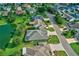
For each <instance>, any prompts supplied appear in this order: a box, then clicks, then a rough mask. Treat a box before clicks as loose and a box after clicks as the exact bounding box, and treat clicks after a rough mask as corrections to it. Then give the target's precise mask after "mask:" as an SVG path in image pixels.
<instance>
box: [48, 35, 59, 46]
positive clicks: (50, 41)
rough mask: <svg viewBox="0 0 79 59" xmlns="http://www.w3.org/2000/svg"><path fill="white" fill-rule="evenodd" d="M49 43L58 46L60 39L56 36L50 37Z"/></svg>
mask: <svg viewBox="0 0 79 59" xmlns="http://www.w3.org/2000/svg"><path fill="white" fill-rule="evenodd" d="M48 43H50V44H58V43H60V42H59V39H58V37H57V36H56V35H51V36H49V39H48Z"/></svg>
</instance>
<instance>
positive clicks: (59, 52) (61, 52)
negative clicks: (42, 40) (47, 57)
mask: <svg viewBox="0 0 79 59" xmlns="http://www.w3.org/2000/svg"><path fill="white" fill-rule="evenodd" d="M54 54H55V55H56V56H67V54H66V52H65V51H54Z"/></svg>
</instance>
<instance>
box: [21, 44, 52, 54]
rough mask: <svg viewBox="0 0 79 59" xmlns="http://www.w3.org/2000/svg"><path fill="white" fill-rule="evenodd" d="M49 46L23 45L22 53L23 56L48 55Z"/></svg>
mask: <svg viewBox="0 0 79 59" xmlns="http://www.w3.org/2000/svg"><path fill="white" fill-rule="evenodd" d="M49 50H50V48H49V47H48V46H47V45H45V46H35V47H32V48H27V47H23V48H22V55H23V56H50V55H51V54H50V52H49Z"/></svg>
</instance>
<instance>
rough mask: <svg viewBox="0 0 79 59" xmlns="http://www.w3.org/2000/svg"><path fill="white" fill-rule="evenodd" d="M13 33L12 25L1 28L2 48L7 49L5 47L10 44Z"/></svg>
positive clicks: (0, 46)
mask: <svg viewBox="0 0 79 59" xmlns="http://www.w3.org/2000/svg"><path fill="white" fill-rule="evenodd" d="M12 31H13V28H12V26H11V24H6V25H1V26H0V48H5V45H6V44H7V43H9V41H10V38H11V32H12Z"/></svg>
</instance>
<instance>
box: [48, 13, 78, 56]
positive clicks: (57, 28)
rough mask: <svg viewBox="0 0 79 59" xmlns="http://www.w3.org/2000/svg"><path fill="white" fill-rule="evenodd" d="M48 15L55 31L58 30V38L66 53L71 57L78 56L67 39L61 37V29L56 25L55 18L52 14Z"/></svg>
mask: <svg viewBox="0 0 79 59" xmlns="http://www.w3.org/2000/svg"><path fill="white" fill-rule="evenodd" d="M47 15H48V17H49V18H50V21H51V24H52V25H53V27H54V29H55V30H56V33H57V36H58V38H59V40H60V42H61V44H62V46H63V47H64V49H65V51H66V52H67V54H68V55H69V56H77V54H76V53H75V52H74V51H73V49H72V48H71V46H70V45H69V44H68V42H67V41H66V38H65V37H64V36H63V35H61V33H62V32H61V31H60V28H59V27H58V25H57V24H56V22H55V20H54V16H53V15H51V14H47Z"/></svg>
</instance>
